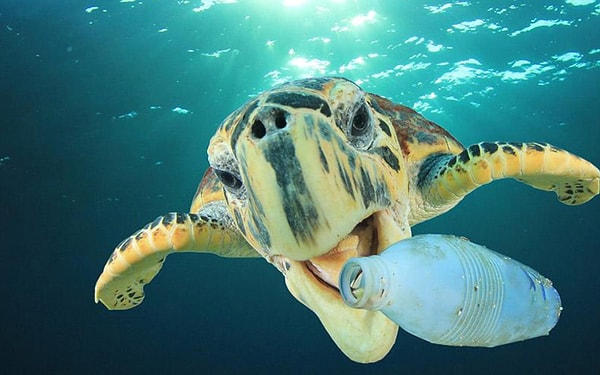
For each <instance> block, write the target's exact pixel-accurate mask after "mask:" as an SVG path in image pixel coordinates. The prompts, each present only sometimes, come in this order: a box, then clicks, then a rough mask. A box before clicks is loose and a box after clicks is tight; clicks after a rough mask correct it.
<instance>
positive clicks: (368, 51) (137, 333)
mask: <svg viewBox="0 0 600 375" xmlns="http://www.w3.org/2000/svg"><path fill="white" fill-rule="evenodd" d="M0 47H1V48H0V57H1V58H0V84H1V85H2V86H1V88H2V99H1V101H0V103H1V104H0V105H1V107H2V110H1V111H0V119H1V121H0V207H1V209H2V219H1V220H2V221H1V223H2V225H1V226H0V235H1V237H0V240H1V241H0V244H1V247H0V249H1V251H2V261H1V262H0V296H1V297H2V307H1V308H0V317H1V318H2V319H1V323H0V351H1V352H2V353H3V358H4V360H3V361H2V364H1V365H0V369H1V370H0V372H2V373H4V374H9V373H10V374H12V373H15V374H17V373H18V374H25V373H38V374H39V373H60V374H106V373H109V372H110V373H119V374H142V373H144V374H153V373H167V372H168V373H172V374H184V373H185V374H187V373H204V374H221V373H223V374H242V373H257V374H267V373H286V374H320V373H329V374H337V373H344V374H354V373H390V374H391V373H394V374H437V373H444V374H466V373H471V374H481V373H485V374H559V373H560V374H564V373H569V374H594V373H599V372H600V357H599V356H598V353H597V348H598V347H599V346H600V319H598V316H599V313H600V300H599V297H598V290H599V289H600V279H599V278H598V267H599V266H598V264H599V263H600V252H599V250H600V245H599V242H600V233H599V229H598V219H599V212H600V198H596V199H595V200H592V201H591V202H589V203H587V204H585V205H582V206H577V207H568V206H565V205H562V204H561V203H560V202H558V201H557V200H556V199H555V196H554V195H553V194H551V193H546V192H541V191H536V190H533V189H531V188H529V187H527V186H524V185H522V184H518V183H516V182H514V181H499V182H495V183H494V184H491V185H488V186H486V187H483V188H481V189H479V190H477V191H476V192H474V193H472V194H471V195H469V196H468V197H467V198H466V199H465V200H464V201H463V202H462V203H461V204H460V205H459V206H458V207H456V208H455V209H454V210H452V211H451V212H449V213H447V214H445V215H443V216H440V217H438V218H436V219H433V220H431V221H429V222H426V223H423V224H420V225H418V226H416V227H414V228H413V230H414V233H415V234H417V233H448V234H457V235H462V236H466V237H468V238H470V239H471V240H472V241H474V242H476V243H479V244H483V245H485V246H487V247H489V248H491V249H494V250H496V251H498V252H501V253H503V254H506V255H509V256H511V257H513V258H516V259H518V260H520V261H522V262H524V263H526V264H528V265H530V266H531V267H533V268H535V269H537V270H538V271H540V272H541V273H542V274H544V275H545V276H547V277H549V278H550V279H552V281H553V282H554V284H555V286H556V287H557V289H558V290H559V292H560V293H561V297H562V300H563V306H564V311H563V314H562V316H561V319H560V321H559V322H558V325H557V326H556V327H555V328H554V330H552V332H551V334H550V335H549V336H547V337H542V338H537V339H533V340H529V341H525V342H520V343H516V344H511V345H506V346H502V347H498V348H494V349H483V348H455V347H446V346H438V345H433V344H429V343H427V342H425V341H422V340H420V339H418V338H416V337H413V336H411V335H409V334H407V333H405V332H402V331H401V332H400V333H399V335H398V338H397V341H396V344H395V346H394V348H393V349H392V351H391V352H390V353H389V354H388V356H387V357H386V358H385V359H383V360H382V361H380V362H378V363H375V364H370V365H360V364H356V363H354V362H352V361H350V360H349V359H347V358H346V357H345V356H344V355H343V354H342V353H341V352H340V351H339V350H338V349H337V347H336V346H335V345H334V343H333V342H332V341H331V339H330V338H329V336H328V335H327V333H326V332H325V331H324V329H323V328H322V327H321V324H320V322H319V321H318V319H317V318H316V317H315V316H314V314H313V313H312V312H311V311H310V310H308V309H306V308H305V307H303V306H302V305H301V304H300V303H298V302H297V301H296V300H295V299H294V298H293V297H292V296H291V295H290V294H289V293H288V291H287V289H286V287H285V285H284V282H283V277H282V276H281V275H280V274H279V273H278V271H277V270H276V269H275V268H273V267H272V266H270V265H269V264H267V263H266V262H265V261H264V260H262V259H251V260H247V259H224V258H219V257H216V256H213V255H198V254H184V255H177V256H172V257H170V258H169V260H168V261H167V262H166V265H165V267H164V268H163V271H162V272H161V274H160V275H159V276H158V277H157V278H156V279H155V281H154V282H153V283H152V284H150V285H149V286H148V287H147V288H146V291H147V297H146V300H145V301H144V303H143V304H142V305H141V306H139V307H137V308H135V309H133V310H129V311H122V312H114V311H108V310H106V309H105V308H104V306H102V305H96V304H94V301H93V287H94V283H95V281H96V278H97V277H98V275H99V273H100V272H101V270H102V267H103V265H104V263H105V261H106V259H107V258H108V256H109V255H110V253H111V251H112V250H113V248H114V246H116V245H117V244H118V243H119V242H120V241H121V240H122V239H123V238H125V237H126V236H128V235H130V234H131V233H133V232H135V231H136V230H137V229H138V228H140V227H141V226H143V225H145V224H146V223H147V222H150V221H151V220H153V219H154V218H155V217H156V216H158V215H160V214H164V213H166V212H170V211H186V210H187V209H188V207H189V203H190V201H191V198H192V196H193V194H194V192H195V190H196V187H197V184H198V182H199V180H200V178H201V177H202V174H203V171H204V170H205V168H206V167H207V159H206V146H207V144H208V141H209V139H210V136H211V135H212V133H213V132H214V130H215V129H216V127H217V126H218V124H219V123H220V122H221V121H222V120H223V119H224V118H225V117H226V116H227V115H228V114H229V113H231V112H232V111H233V110H235V109H236V108H237V107H238V106H239V105H241V104H243V103H244V102H245V101H247V100H248V99H249V98H251V97H253V96H254V95H256V94H257V93H259V92H261V91H263V90H266V89H269V88H271V87H272V86H273V85H276V84H278V83H280V82H284V81H287V80H290V79H297V78H301V77H309V76H321V75H338V76H344V77H346V78H349V79H351V80H354V81H355V82H357V83H359V84H360V85H361V86H362V87H363V88H364V89H365V90H367V91H370V92H375V93H377V94H380V95H383V96H385V97H388V98H390V99H392V100H394V101H395V102H398V103H402V104H405V105H407V106H410V107H412V108H414V109H416V110H417V111H419V112H421V113H422V114H424V115H425V116H426V117H427V118H429V119H431V120H433V121H435V122H437V123H438V124H440V125H442V126H444V127H445V128H446V129H448V130H449V131H450V132H451V133H452V134H454V135H455V136H456V137H457V138H458V139H459V140H461V141H462V142H463V143H464V144H465V145H468V144H470V143H473V142H478V141H482V140H489V141H492V140H504V141H544V142H549V143H552V144H555V145H556V146H559V147H561V148H565V149H567V150H570V151H572V152H574V153H576V154H578V155H581V156H583V157H585V158H586V159H588V160H590V161H591V162H593V163H595V164H596V165H600V148H599V147H598V143H599V142H598V141H600V123H599V121H598V108H600V2H598V1H594V0H566V1H557V0H554V1H551V0H548V1H516V2H512V1H495V2H491V1H455V2H452V1H450V2H444V1H442V2H438V1H425V2H422V1H351V0H346V1H344V0H337V1H333V0H331V1H326V0H322V1H320V2H318V1H309V0H305V1H302V0H286V1H267V0H257V1H249V0H248V1H237V2H236V1H231V0H223V1H219V0H214V1H209V0H202V1H188V0H181V1H150V0H146V1H133V0H121V1H118V0H110V1H108V0H87V1H58V0H56V1H50V0H32V1H17V0H0Z"/></svg>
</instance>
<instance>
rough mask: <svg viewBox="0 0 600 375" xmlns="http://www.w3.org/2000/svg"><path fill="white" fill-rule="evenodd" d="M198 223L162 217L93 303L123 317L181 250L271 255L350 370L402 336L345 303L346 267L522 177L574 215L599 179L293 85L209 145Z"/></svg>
mask: <svg viewBox="0 0 600 375" xmlns="http://www.w3.org/2000/svg"><path fill="white" fill-rule="evenodd" d="M208 159H209V163H210V168H208V170H207V171H206V173H205V174H204V177H203V178H202V180H201V182H200V184H199V187H198V190H197V192H196V195H195V196H194V199H193V201H192V205H191V209H190V213H169V214H167V215H164V216H160V217H158V218H157V219H156V220H154V221H153V222H151V223H149V224H148V225H146V226H145V227H143V228H142V229H140V230H139V231H137V232H136V233H135V234H133V235H132V236H130V237H128V238H127V239H125V240H124V241H123V242H121V243H120V244H119V245H118V246H117V247H116V249H115V250H114V252H113V253H112V255H111V256H110V258H109V260H108V262H107V263H106V265H105V267H104V270H103V272H102V274H101V275H100V277H99V279H98V281H97V283H96V287H95V300H96V302H98V301H101V302H102V303H103V304H104V305H105V306H106V307H107V308H108V309H111V310H123V309H129V308H132V307H135V306H137V305H138V304H140V303H141V302H142V300H143V299H144V292H143V287H144V285H146V284H148V283H149V282H150V281H151V280H152V279H153V278H154V277H155V276H156V274H157V273H158V272H159V270H160V269H161V267H162V265H163V262H164V260H165V257H166V256H167V255H169V254H170V253H173V252H184V251H192V252H211V253H215V254H218V255H221V256H224V257H256V256H262V257H263V258H265V259H266V260H267V261H268V262H269V263H271V264H273V265H274V266H275V267H277V269H278V270H279V271H281V273H282V274H283V275H284V277H285V282H286V285H287V287H288V289H289V291H290V292H291V294H292V295H293V296H294V297H295V298H296V299H298V300H299V301H300V302H302V303H303V304H304V305H306V306H307V307H308V308H309V309H311V310H312V311H313V312H314V313H315V314H316V315H317V316H318V318H319V319H320V320H321V322H322V324H323V325H324V327H325V329H326V330H327V332H328V333H329V334H330V335H331V337H332V339H333V340H334V341H335V343H336V344H337V345H338V347H339V348H340V349H341V350H342V351H343V352H344V353H345V354H346V355H347V356H348V357H349V358H350V359H352V360H354V361H357V362H364V363H367V362H374V361H377V360H379V359H381V358H383V357H384V356H385V355H386V354H387V352H388V351H389V350H390V348H391V346H392V345H393V343H394V341H395V339H396V334H397V330H398V326H397V325H396V324H394V323H393V322H392V321H391V320H389V319H388V318H386V317H385V316H384V315H383V314H382V313H380V312H377V311H367V310H359V309H352V308H350V307H348V306H346V305H345V304H344V303H343V301H342V299H341V297H340V293H339V291H338V289H337V285H338V274H339V270H340V268H341V266H342V265H343V264H344V263H345V262H346V261H347V260H348V259H349V258H350V257H356V256H369V255H372V254H379V253H381V252H382V251H383V250H385V249H386V248H387V247H388V246H389V245H391V244H393V243H396V242H398V241H402V240H403V239H406V238H408V237H410V236H411V226H413V225H415V224H418V223H420V222H423V221H425V220H427V219H430V218H433V217H435V216H437V215H440V214H442V213H444V212H446V211H448V210H450V209H451V208H452V207H454V206H455V205H456V204H457V203H458V202H460V200H461V199H462V198H463V197H464V196H465V195H467V194H468V193H469V192H471V191H473V190H474V189H476V188H477V187H479V186H481V185H484V184H487V183H489V182H491V181H493V180H496V179H501V178H509V177H510V178H514V179H516V180H518V181H520V182H523V183H525V184H527V185H530V186H532V187H534V188H537V189H541V190H547V191H554V192H555V193H556V194H557V195H558V199H559V200H560V201H561V202H563V203H565V204H568V205H578V204H582V203H584V202H586V201H588V200H590V199H591V198H592V197H594V196H595V195H597V194H598V191H599V180H600V171H599V170H598V169H597V168H596V167H595V166H594V165H592V164H591V163H589V162H588V161H586V160H584V159H582V158H580V157H578V156H575V155H573V154H570V153H569V152H567V151H564V150H561V149H559V148H557V147H554V146H551V145H549V144H546V143H538V142H532V143H507V142H482V143H477V144H474V145H472V146H469V147H468V148H464V147H463V146H462V145H461V144H460V143H459V142H458V141H457V140H456V139H454V137H453V136H452V135H450V133H448V132H447V131H446V130H444V129H443V128H441V127H440V126H438V125H436V124H435V123H433V122H431V121H428V120H426V119H425V118H424V117H422V116H421V115H419V114H418V113H417V112H415V111H413V110H412V109H409V108H407V107H404V106H402V105H398V104H394V103H392V102H390V101H389V100H387V99H384V98H382V97H380V96H377V95H375V94H370V93H366V92H364V91H363V90H362V89H360V88H359V87H358V86H357V85H356V84H354V83H353V82H351V81H349V80H346V79H344V78H334V77H324V78H310V79H302V80H298V81H293V82H290V83H286V84H283V85H280V86H278V87H276V88H274V89H271V90H269V91H266V92H264V93H262V94H260V95H258V96H257V97H255V98H253V99H251V100H250V101H249V102H248V103H246V104H245V105H243V106H242V107H241V108H239V109H238V110H236V111H235V112H233V113H232V114H231V115H230V116H228V117H227V118H226V119H225V121H224V122H223V123H222V124H221V125H220V127H219V128H218V130H217V132H216V134H215V135H214V137H213V138H212V140H211V141H210V145H209V148H208Z"/></svg>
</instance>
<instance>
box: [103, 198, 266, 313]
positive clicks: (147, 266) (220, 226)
mask: <svg viewBox="0 0 600 375" xmlns="http://www.w3.org/2000/svg"><path fill="white" fill-rule="evenodd" d="M173 252H210V253H215V254H217V255H220V256H224V257H258V256H260V255H259V254H258V253H257V252H256V251H255V250H254V249H253V248H252V247H250V245H248V243H247V242H246V241H245V240H244V238H243V237H242V236H241V234H239V232H238V231H237V230H236V229H235V228H234V226H233V223H232V221H231V217H230V216H229V214H228V213H227V209H226V207H225V205H224V204H223V203H221V202H213V203H209V204H207V205H206V206H204V207H202V209H200V210H199V212H198V213H197V214H192V213H169V214H167V215H164V216H159V217H158V218H156V220H154V221H153V222H152V223H150V224H148V225H146V226H145V227H144V228H142V229H140V230H139V231H137V232H136V233H135V234H133V235H131V236H130V237H128V238H127V239H125V240H124V241H123V242H121V243H120V244H119V245H118V246H117V247H116V249H115V250H114V252H113V253H112V255H111V256H110V258H109V259H108V262H107V263H106V265H105V266H104V270H103V271H102V274H101V275H100V277H99V278H98V281H97V282H96V287H95V291H94V297H95V300H96V303H97V302H98V301H100V302H102V303H103V304H104V305H105V306H106V307H107V308H108V309H109V310H126V309H130V308H132V307H135V306H137V305H139V304H140V303H141V302H142V301H143V299H144V285H146V284H148V283H149V282H150V281H152V279H153V278H154V277H155V276H156V274H157V273H158V272H159V271H160V269H161V267H162V265H163V262H164V260H165V258H166V256H167V255H169V254H171V253H173Z"/></svg>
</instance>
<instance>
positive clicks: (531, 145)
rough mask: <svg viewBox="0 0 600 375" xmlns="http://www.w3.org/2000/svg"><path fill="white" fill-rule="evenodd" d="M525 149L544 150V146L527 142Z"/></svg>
mask: <svg viewBox="0 0 600 375" xmlns="http://www.w3.org/2000/svg"><path fill="white" fill-rule="evenodd" d="M527 149H528V150H533V151H539V152H542V151H544V147H542V146H541V145H539V144H537V143H527Z"/></svg>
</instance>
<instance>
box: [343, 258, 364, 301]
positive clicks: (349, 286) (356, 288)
mask: <svg viewBox="0 0 600 375" xmlns="http://www.w3.org/2000/svg"><path fill="white" fill-rule="evenodd" d="M363 276H364V274H363V270H362V267H361V266H360V265H359V264H357V263H356V262H354V259H350V260H349V261H348V262H347V263H346V264H345V265H344V267H343V268H342V271H341V272H340V284H339V285H340V293H341V295H342V299H343V300H344V303H346V305H348V306H350V307H353V308H361V307H362V306H363V305H364V301H363V297H364V296H365V281H364V277H363Z"/></svg>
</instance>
